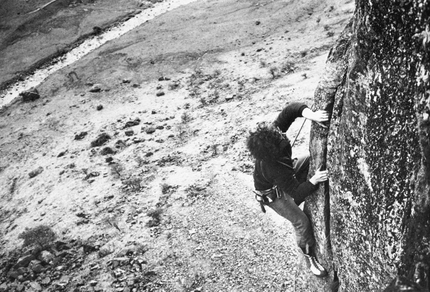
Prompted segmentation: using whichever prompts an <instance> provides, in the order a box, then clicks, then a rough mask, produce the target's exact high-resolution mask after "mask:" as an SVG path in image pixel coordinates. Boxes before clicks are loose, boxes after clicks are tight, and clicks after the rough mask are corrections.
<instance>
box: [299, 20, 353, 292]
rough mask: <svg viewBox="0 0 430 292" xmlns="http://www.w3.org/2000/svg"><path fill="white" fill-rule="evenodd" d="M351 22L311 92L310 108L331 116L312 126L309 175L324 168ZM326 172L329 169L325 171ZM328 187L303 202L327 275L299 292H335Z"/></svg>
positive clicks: (338, 112) (339, 108)
mask: <svg viewBox="0 0 430 292" xmlns="http://www.w3.org/2000/svg"><path fill="white" fill-rule="evenodd" d="M352 27H353V22H352V21H350V23H349V24H348V25H347V27H346V28H345V29H344V31H343V32H342V34H341V36H340V38H339V40H338V41H337V44H336V46H335V47H334V48H333V49H332V50H331V51H330V53H329V56H328V59H327V63H326V67H325V72H324V74H323V76H322V78H321V81H320V82H319V84H318V87H317V89H316V91H315V99H314V100H315V101H314V109H324V110H326V111H328V112H329V113H330V115H331V117H330V121H329V124H328V125H327V128H323V127H321V126H320V125H316V124H313V125H312V129H311V142H310V154H311V158H312V159H311V166H310V172H309V173H310V175H311V174H313V173H315V171H316V170H318V169H326V168H327V152H328V148H327V146H328V137H329V133H330V131H331V122H332V121H333V118H339V117H340V116H341V115H342V107H343V106H342V103H343V100H342V97H343V94H342V92H340V91H339V88H342V86H343V84H344V83H345V80H346V79H345V76H346V74H347V68H348V59H347V55H348V50H349V47H350V43H351V36H352ZM329 172H330V169H329ZM329 189H330V186H329V182H326V183H324V184H322V185H321V186H320V188H319V189H318V191H317V192H316V193H315V194H314V195H312V196H310V197H309V198H308V199H307V200H306V205H305V210H304V211H305V212H306V213H307V214H308V216H309V218H310V219H311V222H312V224H313V229H314V234H315V239H316V242H317V256H318V259H319V260H320V262H321V263H322V264H323V265H324V266H325V267H326V268H327V270H328V271H329V274H330V276H329V277H328V278H326V279H323V280H320V281H310V283H308V284H307V285H308V286H307V287H303V291H337V288H336V287H338V284H339V279H338V275H337V271H336V269H335V267H334V261H333V251H332V243H331V237H330V234H331V222H330V217H331V215H330V213H331V210H330V192H329Z"/></svg>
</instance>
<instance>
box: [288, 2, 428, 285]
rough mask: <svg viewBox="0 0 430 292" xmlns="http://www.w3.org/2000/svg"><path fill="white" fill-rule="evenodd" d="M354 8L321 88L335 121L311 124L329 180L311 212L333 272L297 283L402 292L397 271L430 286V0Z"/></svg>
mask: <svg viewBox="0 0 430 292" xmlns="http://www.w3.org/2000/svg"><path fill="white" fill-rule="evenodd" d="M356 7H357V10H356V12H355V15H354V17H353V19H352V20H351V23H349V24H348V26H347V27H346V28H345V31H344V32H343V33H342V35H341V36H340V38H339V39H338V41H337V43H336V45H335V46H334V47H333V49H332V50H331V52H330V54H329V56H328V60H327V64H326V69H325V72H324V75H323V76H322V78H321V81H320V83H319V85H318V87H317V89H316V92H315V102H314V107H315V108H317V109H325V110H327V111H329V112H330V113H331V120H330V124H329V127H327V128H324V127H321V126H320V125H318V124H316V123H314V124H313V126H312V129H311V145H310V150H311V157H312V162H311V169H310V174H312V173H314V172H315V170H316V169H319V168H321V167H323V168H327V169H328V171H329V173H330V180H329V182H327V183H325V184H323V185H321V186H320V188H319V190H318V191H317V192H316V193H315V194H314V195H312V196H310V197H309V198H308V199H307V200H306V206H305V212H306V213H307V214H308V215H309V217H310V218H311V221H312V223H313V229H314V233H315V237H316V241H317V255H318V257H319V259H320V262H321V263H322V264H323V265H324V266H325V267H326V268H327V269H328V271H329V277H327V278H325V279H315V277H313V276H312V275H310V274H308V273H306V274H303V275H301V277H302V278H303V281H297V283H299V286H300V287H296V288H297V290H296V291H343V292H345V291H348V292H356V291H384V289H388V290H385V291H398V290H395V289H398V287H397V288H395V282H394V284H393V279H396V278H398V279H402V281H404V282H405V283H406V282H409V284H408V285H409V286H410V287H414V289H415V290H408V291H421V290H422V291H429V275H430V268H429V267H430V245H429V242H430V228H429V226H430V216H429V214H430V199H429V198H430V150H429V149H430V146H429V145H430V139H429V137H430V135H429V134H430V121H429V120H428V113H429V112H430V95H429V93H428V88H430V78H428V76H430V72H429V71H430V51H429V50H428V46H429V44H428V42H429V40H430V39H429V38H428V35H429V33H430V32H429V29H428V25H427V24H428V23H429V21H430V15H429V14H428V13H427V12H426V11H429V10H430V3H429V2H426V1H423V0H417V1H408V2H406V3H397V2H396V3H395V2H390V3H389V2H384V1H376V0H370V1H367V0H366V1H365V0H357V1H356ZM387 287H392V289H391V288H387ZM390 289H391V290H390Z"/></svg>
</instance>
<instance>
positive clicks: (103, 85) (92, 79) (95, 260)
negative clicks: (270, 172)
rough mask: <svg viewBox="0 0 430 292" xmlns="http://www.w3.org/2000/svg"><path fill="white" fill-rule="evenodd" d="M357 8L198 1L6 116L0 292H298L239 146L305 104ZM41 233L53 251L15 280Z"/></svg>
mask: <svg viewBox="0 0 430 292" xmlns="http://www.w3.org/2000/svg"><path fill="white" fill-rule="evenodd" d="M353 8H354V6H353V3H351V2H350V1H324V2H322V3H321V1H277V2H272V1H227V0H226V1H212V0H210V1H198V2H196V3H193V4H190V5H187V6H184V7H181V8H178V9H175V10H173V11H171V12H169V13H166V14H164V15H162V16H160V17H158V18H157V19H154V20H153V21H150V22H148V23H146V24H144V25H142V26H141V27H139V28H137V29H135V30H134V31H131V32H130V33H128V34H127V35H125V36H123V37H121V38H120V39H118V40H116V41H114V42H110V43H108V44H106V45H104V46H103V47H102V48H100V49H98V50H96V51H94V52H93V53H91V54H90V55H88V56H87V57H85V58H84V59H82V60H81V61H79V62H78V63H76V64H74V65H72V66H69V67H67V68H65V69H63V70H61V71H60V72H58V73H57V74H54V75H53V76H51V77H50V78H48V79H47V80H46V81H45V82H44V83H43V84H41V85H40V86H39V87H38V91H39V93H40V95H41V98H40V99H38V100H36V101H34V102H31V103H20V104H16V105H14V106H12V107H11V108H10V109H8V110H7V111H6V112H4V113H2V114H1V122H0V139H1V147H0V155H1V157H2V160H1V162H0V186H1V188H0V198H1V204H0V206H1V207H0V230H1V232H2V241H1V245H2V250H4V251H5V252H4V255H3V256H2V258H3V262H2V265H1V267H2V279H4V280H1V281H0V291H1V290H2V289H3V288H5V289H6V290H4V289H3V291H22V290H19V289H20V287H25V289H27V290H25V291H42V289H44V291H58V289H60V288H61V289H63V290H64V291H73V289H80V290H79V291H295V290H294V286H295V281H300V277H298V276H299V275H300V274H301V273H302V272H301V271H300V267H301V265H300V264H298V263H299V262H300V261H301V258H300V257H298V256H297V255H296V250H295V243H294V237H293V236H292V234H291V228H290V226H289V225H288V223H287V222H285V221H283V220H281V219H280V218H278V217H277V216H276V215H275V214H273V213H271V212H268V213H267V214H263V213H261V211H260V208H259V205H258V204H257V203H256V202H255V201H254V200H253V195H252V178H251V173H252V160H251V159H250V157H249V156H248V154H247V152H246V150H245V147H244V141H245V139H246V133H247V131H248V130H249V129H251V128H252V127H254V126H255V124H256V122H258V121H261V120H266V119H269V120H270V119H272V118H273V117H274V116H275V115H276V114H277V111H278V110H280V109H281V108H282V106H283V105H284V104H285V103H286V102H288V101H290V100H301V101H304V102H306V103H308V104H311V103H312V95H313V91H314V89H315V87H316V84H317V82H318V80H319V78H320V76H321V74H322V71H323V68H324V62H325V58H326V55H327V52H328V49H329V48H330V45H331V44H333V42H334V40H335V37H336V36H337V35H338V34H339V32H340V31H341V29H342V28H343V26H344V25H345V23H346V22H347V21H348V19H349V17H350V15H351V13H352V11H353ZM71 72H74V73H72V74H71ZM300 124H301V123H300V122H299V123H296V125H294V127H293V128H292V129H291V131H290V133H289V135H290V137H294V136H295V135H296V133H297V131H298V129H299V127H300ZM102 133H105V134H107V135H108V136H109V138H107V139H106V141H104V143H99V144H98V145H95V143H94V142H95V141H96V138H97V137H99V135H100V134H102ZM308 133H309V124H308V123H306V124H305V129H304V130H303V131H302V133H301V135H300V137H299V140H298V142H297V147H296V149H294V151H295V153H304V152H306V151H307V143H308ZM105 137H107V136H105ZM99 142H100V141H99ZM32 171H35V172H34V173H32V176H33V175H34V177H32V178H30V176H29V173H30V172H32ZM40 225H45V226H48V227H49V228H51V229H52V230H53V231H54V232H55V233H56V234H57V236H58V239H60V240H61V242H60V243H59V242H58V240H57V241H55V242H56V243H55V244H54V246H53V247H51V248H50V249H49V253H51V254H52V255H53V256H54V258H55V260H51V261H44V259H40V257H39V259H33V258H31V259H32V260H33V261H34V260H37V261H39V264H40V266H41V270H38V269H37V268H35V266H37V265H36V264H37V263H35V262H32V263H27V264H23V263H22V265H17V264H18V263H21V262H20V261H19V260H18V257H19V256H22V255H24V253H23V252H22V251H21V250H15V249H16V248H17V247H19V246H21V244H22V240H20V239H19V235H20V234H22V232H23V231H25V228H34V227H36V226H40ZM14 250H15V251H14ZM14 255H15V257H14ZM59 267H61V268H59ZM56 289H57V290H56ZM61 289H60V290H61ZM133 289H134V290H133Z"/></svg>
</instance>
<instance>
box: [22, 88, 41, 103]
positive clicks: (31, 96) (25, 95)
mask: <svg viewBox="0 0 430 292" xmlns="http://www.w3.org/2000/svg"><path fill="white" fill-rule="evenodd" d="M19 95H20V96H21V97H22V101H23V102H30V101H35V100H37V99H39V98H40V94H39V92H38V91H37V89H35V88H33V89H30V90H28V91H24V92H21V93H20V94H19Z"/></svg>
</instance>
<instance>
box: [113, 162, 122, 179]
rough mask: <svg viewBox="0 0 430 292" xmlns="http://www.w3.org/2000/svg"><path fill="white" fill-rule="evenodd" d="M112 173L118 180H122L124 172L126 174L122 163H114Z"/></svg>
mask: <svg viewBox="0 0 430 292" xmlns="http://www.w3.org/2000/svg"><path fill="white" fill-rule="evenodd" d="M110 169H111V173H112V175H113V176H114V177H116V178H121V176H122V174H123V172H124V166H122V164H120V163H112V164H111V165H110Z"/></svg>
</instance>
